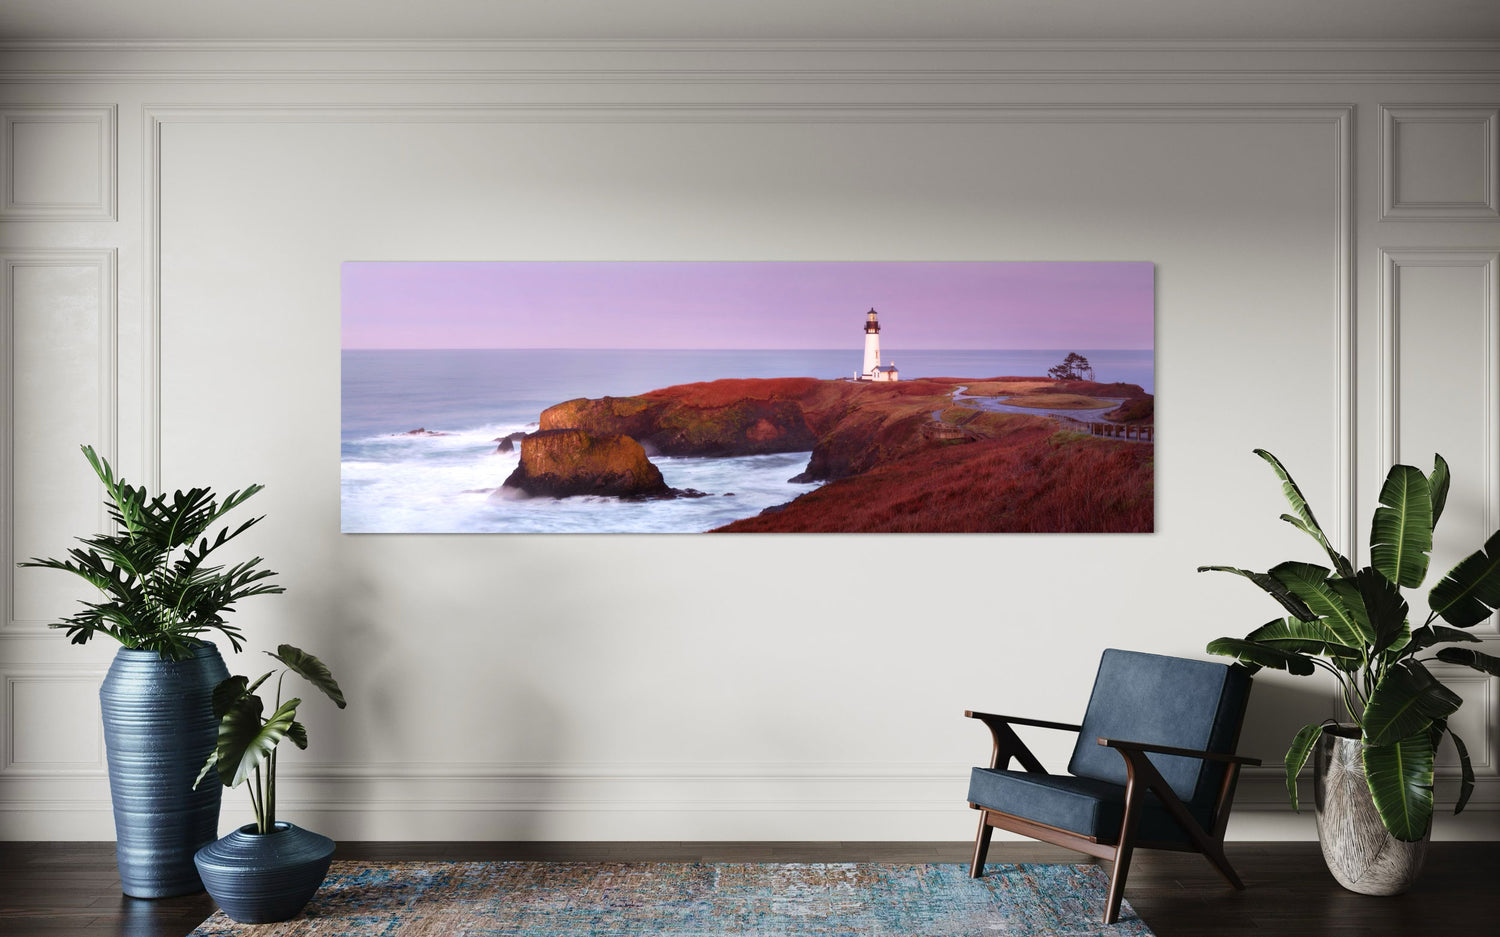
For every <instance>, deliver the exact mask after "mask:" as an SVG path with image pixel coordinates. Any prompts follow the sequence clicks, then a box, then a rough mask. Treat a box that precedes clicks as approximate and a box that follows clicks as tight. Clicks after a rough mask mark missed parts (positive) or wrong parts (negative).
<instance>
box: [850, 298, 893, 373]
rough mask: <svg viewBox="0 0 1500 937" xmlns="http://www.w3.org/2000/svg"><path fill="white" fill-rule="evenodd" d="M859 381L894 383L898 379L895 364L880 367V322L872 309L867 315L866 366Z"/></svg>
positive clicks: (861, 370) (862, 369) (861, 371)
mask: <svg viewBox="0 0 1500 937" xmlns="http://www.w3.org/2000/svg"><path fill="white" fill-rule="evenodd" d="M859 379H860V380H862V381H894V380H896V379H897V375H896V366H895V365H894V364H891V365H886V366H885V367H881V365H880V321H879V320H878V319H876V318H875V310H874V308H871V309H870V311H869V312H867V313H865V364H864V367H863V368H861V369H860V372H859Z"/></svg>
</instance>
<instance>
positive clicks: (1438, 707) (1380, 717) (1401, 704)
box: [1360, 660, 1463, 745]
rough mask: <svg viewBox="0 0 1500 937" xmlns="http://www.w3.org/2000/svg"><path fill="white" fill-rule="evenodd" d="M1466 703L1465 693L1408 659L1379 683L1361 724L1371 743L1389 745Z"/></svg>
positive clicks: (1368, 741) (1367, 740) (1391, 669)
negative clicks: (1463, 695) (1462, 693)
mask: <svg viewBox="0 0 1500 937" xmlns="http://www.w3.org/2000/svg"><path fill="white" fill-rule="evenodd" d="M1462 704H1463V699H1462V697H1460V696H1459V695H1458V694H1457V693H1454V692H1453V691H1452V690H1450V689H1448V688H1447V687H1445V686H1443V684H1441V683H1440V682H1438V679H1437V678H1436V677H1434V676H1433V675H1432V674H1431V673H1430V672H1428V670H1427V668H1426V667H1423V666H1422V665H1421V664H1420V663H1418V662H1417V661H1415V660H1406V661H1402V662H1401V663H1399V664H1397V665H1396V666H1394V667H1391V668H1390V669H1388V670H1387V671H1386V672H1385V675H1384V676H1383V677H1381V678H1380V682H1379V683H1377V684H1376V685H1375V691H1374V692H1373V693H1371V694H1370V701H1369V703H1368V705H1366V706H1365V715H1364V718H1363V719H1362V720H1360V725H1361V727H1362V728H1363V729H1364V737H1365V741H1366V742H1367V743H1368V744H1371V745H1389V744H1391V743H1392V742H1395V741H1397V740H1398V739H1404V738H1406V737H1407V736H1409V735H1411V734H1413V733H1415V732H1421V731H1422V730H1424V729H1426V728H1427V727H1428V726H1429V725H1431V724H1432V721H1433V720H1434V719H1443V718H1446V717H1447V716H1449V715H1451V714H1452V713H1453V712H1455V711H1456V710H1457V709H1458V707H1459V706H1461V705H1462Z"/></svg>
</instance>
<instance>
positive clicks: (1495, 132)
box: [1380, 106, 1500, 221]
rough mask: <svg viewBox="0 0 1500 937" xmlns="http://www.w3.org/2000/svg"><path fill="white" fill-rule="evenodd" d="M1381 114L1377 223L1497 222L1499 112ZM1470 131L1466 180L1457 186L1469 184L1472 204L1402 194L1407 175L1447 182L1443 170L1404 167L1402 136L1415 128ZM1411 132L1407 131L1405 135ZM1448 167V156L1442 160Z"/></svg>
mask: <svg viewBox="0 0 1500 937" xmlns="http://www.w3.org/2000/svg"><path fill="white" fill-rule="evenodd" d="M1380 112H1381V125H1380V126H1381V146H1380V176H1381V210H1380V217H1381V220H1382V221H1419V220H1421V221H1495V220H1496V219H1500V194H1497V193H1500V108H1485V107H1444V106H1420V107H1419V106H1404V107H1382V108H1381V109H1380ZM1430 127H1448V128H1453V127H1470V128H1472V129H1473V131H1474V133H1472V134H1471V136H1472V137H1473V138H1474V139H1473V141H1471V142H1472V143H1473V145H1474V149H1473V150H1472V151H1471V152H1470V153H1469V154H1467V155H1468V156H1469V158H1470V166H1469V167H1468V168H1469V169H1470V171H1471V175H1470V177H1469V178H1468V179H1467V180H1464V179H1461V178H1460V179H1459V180H1458V182H1459V184H1463V183H1464V182H1468V183H1472V187H1473V189H1474V190H1475V197H1473V198H1462V197H1456V198H1447V199H1445V198H1431V197H1429V198H1425V199H1424V198H1416V197H1407V195H1406V193H1404V192H1403V183H1402V178H1403V176H1404V175H1405V174H1406V173H1407V172H1415V171H1420V170H1421V169H1423V168H1426V169H1428V170H1432V171H1434V172H1435V174H1437V175H1444V176H1449V177H1451V176H1452V175H1454V174H1452V173H1447V172H1445V171H1444V167H1439V166H1437V165H1435V164H1434V165H1429V166H1427V167H1423V166H1420V165H1410V166H1408V165H1406V164H1405V162H1406V161H1404V160H1403V159H1402V158H1401V156H1400V150H1401V144H1402V138H1403V134H1405V133H1408V132H1413V131H1414V130H1415V129H1416V128H1430ZM1407 128H1411V129H1407ZM1448 155H1449V159H1450V161H1451V160H1452V158H1453V156H1454V154H1451V153H1450V154H1448Z"/></svg>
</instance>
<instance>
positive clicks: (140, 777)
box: [19, 446, 285, 898]
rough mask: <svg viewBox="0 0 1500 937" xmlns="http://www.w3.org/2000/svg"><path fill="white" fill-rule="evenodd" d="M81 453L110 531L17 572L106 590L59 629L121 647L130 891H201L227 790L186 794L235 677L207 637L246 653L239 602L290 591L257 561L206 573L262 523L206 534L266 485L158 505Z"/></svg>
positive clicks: (115, 677) (123, 821)
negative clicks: (58, 574)
mask: <svg viewBox="0 0 1500 937" xmlns="http://www.w3.org/2000/svg"><path fill="white" fill-rule="evenodd" d="M83 454H84V457H85V458H86V459H88V462H89V465H90V466H92V467H93V469H94V473H95V474H96V475H98V476H99V480H100V482H102V483H103V485H104V490H105V493H106V494H107V495H108V498H107V500H106V501H105V506H106V507H107V508H108V511H109V516H110V518H111V520H112V522H113V523H112V525H111V527H112V529H111V530H110V531H109V532H107V533H102V534H97V535H95V536H92V537H80V538H78V541H79V544H80V545H79V546H77V547H73V548H72V549H70V550H68V554H67V557H66V558H62V559H37V558H35V557H33V558H32V559H31V560H30V561H28V562H25V563H21V564H19V565H21V566H35V567H42V568H45V569H59V570H63V571H65V572H69V573H72V574H74V575H76V576H79V577H81V578H82V579H84V580H86V581H87V582H88V583H90V584H91V585H93V586H94V587H95V588H97V589H98V590H99V591H100V592H101V593H103V595H102V598H100V600H99V601H97V602H87V601H86V602H84V603H83V609H82V610H81V611H78V612H76V613H75V614H73V615H72V616H71V617H69V618H66V619H63V620H62V621H60V622H57V623H55V624H53V625H52V627H54V628H64V629H66V630H67V632H68V637H69V638H71V639H72V642H73V643H74V644H85V643H87V642H88V641H89V640H90V639H91V638H93V637H94V636H95V635H96V634H102V635H105V636H107V637H110V638H113V639H115V640H116V641H118V642H120V650H119V652H118V653H116V655H115V659H114V662H113V664H112V665H111V666H110V668H109V673H108V674H107V675H106V676H105V678H104V682H103V684H102V685H101V686H100V688H99V703H100V709H101V711H102V713H103V719H104V742H105V752H106V757H107V760H108V763H109V782H110V797H111V800H112V801H113V805H114V815H115V839H116V846H115V853H116V857H117V859H118V863H119V869H120V884H121V887H122V889H123V890H124V892H125V894H127V895H130V896H132V897H136V898H164V897H168V896H171V895H184V894H191V893H193V892H197V891H202V889H203V886H202V883H201V882H199V880H198V873H197V871H196V869H195V868H194V866H193V853H194V852H195V851H197V849H198V848H199V847H200V846H202V845H203V844H204V843H208V842H211V841H212V840H213V838H214V837H215V836H217V835H218V832H219V798H220V793H219V791H217V790H212V791H198V792H193V791H191V790H189V788H188V785H189V784H190V782H191V781H192V778H193V773H194V772H195V771H196V770H197V769H198V765H200V764H202V762H203V758H204V757H205V756H206V755H207V754H208V752H210V751H211V750H212V749H213V747H214V738H215V731H216V730H215V720H214V716H213V709H212V707H211V705H210V694H211V693H212V692H213V688H214V686H216V685H217V684H218V683H219V682H220V681H221V680H223V679H224V678H225V677H226V676H228V673H229V672H228V671H227V670H226V669H225V667H224V661H223V658H221V657H220V656H219V651H218V648H216V647H214V645H213V644H210V643H208V642H207V641H205V640H203V636H204V635H206V634H209V633H211V632H214V631H217V632H219V633H220V634H222V635H223V636H224V637H226V638H227V639H228V640H229V643H230V644H231V645H232V646H233V647H234V649H235V650H236V651H238V650H239V649H240V640H241V637H242V635H241V633H240V630H239V628H238V627H236V626H235V625H234V624H233V623H231V622H230V621H229V620H228V619H227V618H226V616H227V615H229V614H230V613H231V612H232V611H233V610H234V606H235V603H237V602H238V601H239V600H241V599H244V598H248V597H250V596H252V595H265V594H269V593H276V592H282V591H285V590H283V589H282V587H281V586H277V585H272V584H271V583H269V582H267V581H266V580H268V579H269V578H270V577H272V576H274V575H275V573H273V572H271V571H270V570H268V569H261V568H260V563H261V558H260V557H258V556H257V557H253V558H251V559H248V560H245V561H243V562H240V563H236V564H234V565H232V566H222V565H210V563H209V558H210V557H211V556H213V555H214V554H215V552H216V551H217V550H219V548H221V547H223V546H224V545H225V544H226V543H228V542H229V541H231V540H233V539H234V538H236V537H238V536H239V535H240V534H243V533H244V532H245V531H247V530H249V529H250V528H251V527H254V526H255V525H256V524H257V523H259V522H260V520H261V518H260V517H252V518H250V519H249V520H247V521H245V522H244V523H242V524H240V525H239V526H238V527H234V528H232V529H231V528H230V527H222V528H220V529H219V530H218V532H217V533H216V534H215V533H210V528H211V527H213V526H214V525H215V524H216V523H217V522H218V520H219V519H220V518H221V517H223V516H224V515H225V514H227V513H229V512H230V511H232V510H234V509H235V508H236V507H238V506H240V505H241V504H244V503H245V502H246V501H248V500H249V499H250V498H251V497H252V496H254V495H255V494H256V493H257V492H259V491H260V490H261V488H262V486H261V485H251V486H249V487H248V488H245V489H244V490H242V491H235V492H231V493H230V494H229V496H228V497H226V498H224V500H223V501H220V500H218V499H217V498H216V496H215V495H214V493H213V491H211V490H210V489H208V488H192V489H189V490H188V491H185V492H184V491H177V492H174V493H173V494H172V495H170V496H168V495H166V494H159V495H156V496H155V497H152V496H151V495H150V494H148V493H147V492H146V490H145V489H144V488H137V487H135V486H133V485H130V484H128V483H127V482H126V481H125V480H124V479H123V478H116V477H115V474H114V470H113V469H112V468H111V467H110V464H109V462H108V461H107V460H106V459H104V458H102V457H100V456H99V455H98V454H97V453H96V452H95V451H94V450H93V448H92V447H90V446H84V447H83Z"/></svg>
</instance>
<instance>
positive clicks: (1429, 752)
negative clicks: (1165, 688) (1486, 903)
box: [1198, 449, 1500, 842]
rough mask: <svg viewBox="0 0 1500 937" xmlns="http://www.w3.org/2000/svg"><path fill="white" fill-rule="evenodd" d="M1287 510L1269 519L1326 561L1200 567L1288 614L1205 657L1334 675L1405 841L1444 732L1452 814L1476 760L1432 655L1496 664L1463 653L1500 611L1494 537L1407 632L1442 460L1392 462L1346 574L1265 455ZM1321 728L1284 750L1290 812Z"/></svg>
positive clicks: (1223, 642) (1491, 670)
mask: <svg viewBox="0 0 1500 937" xmlns="http://www.w3.org/2000/svg"><path fill="white" fill-rule="evenodd" d="M1255 454H1256V455H1258V456H1260V457H1261V458H1262V459H1265V460H1266V462H1268V463H1270V465H1271V468H1272V469H1273V470H1274V471H1275V472H1276V475H1277V477H1278V478H1280V479H1281V487H1282V491H1283V493H1284V494H1285V495H1286V499H1287V501H1288V502H1290V504H1291V507H1292V513H1291V514H1283V515H1281V519H1282V520H1284V521H1286V522H1287V523H1288V524H1291V525H1292V526H1293V527H1296V528H1297V529H1298V530H1300V531H1302V532H1303V533H1305V534H1307V535H1308V536H1310V537H1312V539H1313V540H1314V541H1316V542H1317V544H1318V546H1319V547H1321V548H1322V550H1323V553H1324V554H1325V555H1326V556H1327V558H1328V562H1329V564H1330V565H1329V566H1322V565H1320V564H1317V563H1303V562H1297V561H1289V562H1286V563H1282V564H1280V565H1278V566H1275V567H1273V568H1272V569H1270V570H1269V571H1267V572H1263V573H1262V572H1256V571H1251V570H1245V569H1239V568H1237V567H1233V566H1201V567H1199V568H1198V571H1199V572H1205V571H1216V572H1226V573H1232V574H1234V575H1236V576H1242V577H1244V578H1245V579H1247V580H1249V581H1250V582H1252V583H1254V584H1255V585H1256V586H1258V587H1259V588H1261V589H1262V590H1264V591H1265V592H1266V593H1268V594H1269V595H1270V596H1271V597H1272V598H1274V599H1275V600H1276V601H1277V602H1279V603H1280V604H1281V607H1282V608H1283V609H1284V610H1285V611H1286V612H1287V613H1288V614H1287V615H1285V616H1283V617H1281V618H1276V619H1273V620H1272V621H1270V622H1267V623H1266V624H1264V625H1262V626H1261V627H1259V628H1257V629H1255V630H1254V631H1252V632H1250V633H1249V634H1247V635H1246V636H1245V637H1243V638H1219V639H1217V640H1214V641H1211V642H1209V644H1208V652H1209V653H1211V654H1221V655H1224V656H1227V657H1233V658H1236V659H1237V660H1238V661H1239V662H1240V663H1242V664H1244V665H1245V666H1247V667H1249V668H1250V669H1251V670H1252V671H1253V670H1258V669H1260V668H1261V667H1270V668H1273V669H1276V670H1285V671H1287V672H1289V673H1294V674H1301V675H1307V674H1311V673H1313V671H1314V670H1318V669H1321V670H1324V671H1326V672H1328V673H1330V674H1332V675H1333V678H1334V679H1335V680H1336V681H1338V686H1339V692H1340V695H1341V696H1342V698H1343V703H1344V708H1345V709H1346V710H1347V712H1348V715H1349V719H1350V720H1351V722H1352V723H1353V724H1354V726H1355V727H1357V728H1358V730H1359V733H1360V738H1361V739H1362V741H1363V743H1364V744H1363V759H1364V768H1365V777H1366V780H1367V782H1368V784H1369V787H1370V795H1371V797H1372V799H1373V800H1374V802H1375V807H1376V809H1377V810H1378V811H1379V813H1380V819H1381V821H1382V822H1383V823H1384V824H1385V828H1386V829H1387V830H1389V831H1390V833H1391V834H1392V835H1393V836H1395V837H1396V838H1397V839H1400V840H1403V841H1406V842H1414V841H1416V840H1419V839H1421V838H1422V837H1423V836H1424V835H1426V833H1427V829H1428V826H1429V824H1430V823H1431V821H1432V811H1433V775H1434V764H1435V753H1436V750H1437V747H1438V745H1439V743H1440V742H1441V741H1442V739H1443V737H1444V736H1445V735H1446V736H1447V737H1448V738H1450V739H1452V740H1453V746H1454V748H1455V749H1456V750H1457V751H1458V759H1459V765H1460V769H1461V773H1462V774H1461V780H1460V786H1459V795H1458V801H1457V803H1456V805H1455V807H1454V810H1453V812H1454V813H1459V812H1460V811H1462V810H1463V809H1464V805H1465V804H1467V803H1468V801H1469V795H1470V794H1472V793H1473V790H1474V768H1473V765H1472V764H1471V763H1470V760H1469V752H1468V749H1467V748H1466V747H1465V746H1464V743H1463V740H1462V739H1460V738H1459V737H1458V735H1457V734H1456V733H1454V731H1453V730H1452V729H1451V728H1450V727H1449V725H1448V718H1449V717H1450V716H1451V715H1453V713H1454V712H1455V711H1457V710H1458V707H1459V705H1460V704H1461V703H1462V702H1463V701H1462V699H1461V698H1460V697H1459V696H1458V694H1456V693H1454V692H1453V691H1452V690H1450V689H1449V688H1448V687H1446V686H1444V685H1443V683H1442V682H1441V681H1440V680H1438V679H1437V677H1435V676H1433V674H1432V672H1431V671H1430V670H1428V668H1427V664H1428V663H1431V662H1432V661H1434V660H1438V661H1442V662H1444V663H1447V664H1456V665H1460V666H1464V667H1472V668H1473V669H1475V670H1479V671H1482V672H1484V673H1487V674H1490V675H1492V676H1500V658H1496V657H1494V656H1492V655H1489V654H1485V653H1482V652H1480V651H1477V650H1475V649H1473V648H1470V647H1461V646H1457V645H1461V644H1465V643H1478V642H1479V640H1480V639H1479V638H1477V637H1475V636H1474V635H1473V634H1471V633H1470V632H1469V631H1467V630H1465V629H1469V628H1473V627H1474V626H1475V625H1477V624H1479V623H1480V622H1482V621H1484V620H1485V619H1486V618H1488V617H1489V616H1490V614H1491V613H1492V612H1493V611H1494V610H1495V609H1496V608H1497V607H1500V531H1497V532H1496V533H1494V534H1491V535H1490V537H1489V539H1488V540H1487V541H1486V542H1485V544H1484V547H1483V549H1481V550H1478V551H1477V552H1475V553H1473V554H1471V555H1470V556H1468V557H1466V558H1465V559H1464V560H1463V561H1462V562H1460V563H1459V564H1458V565H1457V566H1455V567H1453V569H1451V570H1449V571H1448V573H1447V575H1445V576H1443V577H1442V578H1441V579H1440V580H1439V581H1438V582H1437V583H1436V584H1435V585H1433V586H1432V588H1431V589H1430V590H1429V591H1428V593H1427V608H1428V613H1427V616H1426V618H1425V619H1424V620H1423V621H1422V624H1421V625H1419V626H1417V627H1415V628H1413V627H1412V624H1411V621H1410V619H1409V618H1408V616H1409V615H1410V613H1411V608H1410V605H1409V603H1408V602H1407V600H1406V598H1405V597H1404V596H1403V595H1402V592H1401V590H1402V589H1416V588H1419V587H1420V586H1421V585H1422V582H1423V580H1425V579H1426V578H1427V565H1428V559H1429V553H1430V552H1431V550H1432V532H1433V528H1435V527H1436V526H1437V522H1438V518H1439V517H1441V516H1442V513H1443V506H1444V503H1445V502H1446V501H1447V498H1448V482H1449V476H1448V463H1447V462H1445V461H1443V457H1442V456H1440V455H1439V456H1436V457H1435V458H1434V460H1433V467H1432V473H1431V474H1430V475H1427V474H1423V473H1422V471H1421V470H1419V469H1416V468H1413V467H1412V466H1410V465H1395V466H1392V467H1391V470H1390V472H1389V474H1387V475H1386V479H1385V485H1384V486H1383V487H1382V488H1381V491H1380V506H1379V507H1378V508H1376V509H1375V516H1374V519H1373V521H1372V523H1371V526H1370V565H1369V566H1366V567H1363V568H1361V569H1356V568H1355V566H1354V563H1353V562H1352V561H1351V560H1350V559H1349V557H1348V556H1345V555H1344V554H1341V553H1339V552H1338V551H1337V550H1336V549H1334V547H1333V545H1332V544H1331V543H1330V542H1329V540H1328V537H1327V536H1326V535H1325V534H1324V533H1323V529H1322V528H1321V527H1320V526H1318V522H1317V519H1316V518H1315V517H1314V516H1313V512H1312V508H1311V507H1310V506H1309V505H1308V503H1307V499H1306V498H1305V497H1303V495H1302V490H1301V489H1300V488H1299V487H1298V486H1297V483H1296V482H1295V481H1293V480H1292V476H1291V475H1290V474H1289V473H1288V472H1287V470H1286V468H1285V467H1284V466H1283V465H1282V464H1281V462H1280V461H1279V460H1278V459H1277V458H1276V457H1275V456H1274V455H1272V454H1271V453H1269V452H1267V451H1265V450H1264V449H1257V450H1255ZM1325 725H1326V724H1325V723H1317V724H1313V725H1307V726H1303V727H1302V729H1301V730H1300V731H1298V732H1297V735H1296V737H1295V738H1293V740H1292V745H1291V748H1290V749H1288V751H1287V753H1286V787H1287V793H1288V794H1289V795H1290V797H1291V802H1292V807H1293V809H1296V807H1297V775H1298V774H1299V773H1300V772H1301V771H1302V767H1303V765H1305V764H1306V762H1307V758H1308V755H1309V754H1310V753H1311V752H1312V750H1313V746H1314V745H1315V744H1316V743H1317V741H1318V737H1319V735H1320V734H1321V733H1322V732H1323V731H1324V728H1325Z"/></svg>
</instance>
